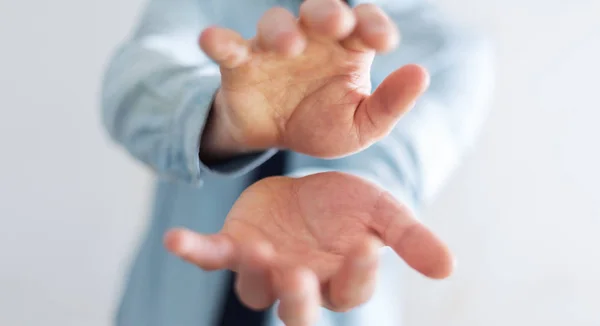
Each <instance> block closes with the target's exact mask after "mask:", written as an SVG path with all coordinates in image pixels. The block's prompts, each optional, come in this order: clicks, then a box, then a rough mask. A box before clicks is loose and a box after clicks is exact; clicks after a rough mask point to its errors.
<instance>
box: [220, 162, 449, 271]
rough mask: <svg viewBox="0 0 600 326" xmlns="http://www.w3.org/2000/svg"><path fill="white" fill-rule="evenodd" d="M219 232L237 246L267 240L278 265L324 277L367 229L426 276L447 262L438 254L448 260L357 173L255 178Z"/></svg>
mask: <svg viewBox="0 0 600 326" xmlns="http://www.w3.org/2000/svg"><path fill="white" fill-rule="evenodd" d="M222 232H223V233H224V234H227V235H229V236H230V237H231V238H233V239H234V240H235V241H236V242H237V243H238V244H239V245H240V246H242V247H243V246H245V245H246V244H248V245H251V244H252V243H257V242H269V243H270V244H271V245H272V246H273V247H274V248H275V250H276V254H277V261H278V265H280V266H306V267H308V268H310V269H312V270H313V271H315V273H316V275H317V277H318V278H319V280H320V281H321V282H322V283H325V282H327V281H328V280H329V279H330V278H331V277H332V276H333V275H335V274H336V273H337V272H338V269H339V268H340V266H341V265H342V262H343V261H344V258H345V257H347V256H348V254H349V253H350V251H351V250H352V249H354V248H356V247H357V246H358V245H360V244H361V242H365V241H367V239H368V238H370V237H373V235H376V236H378V237H380V238H381V239H382V240H383V242H384V243H386V244H388V245H390V246H391V247H392V248H394V249H395V250H396V251H397V252H398V253H399V254H401V255H402V256H403V258H404V259H405V260H406V261H407V262H408V263H409V264H411V265H412V266H413V267H415V268H417V269H418V270H420V271H421V272H423V273H425V274H430V276H435V273H436V268H437V267H439V266H438V264H440V263H442V264H445V263H446V262H445V261H440V259H442V260H443V259H446V258H447V252H446V251H445V249H443V248H442V245H441V243H439V241H438V240H436V239H435V238H434V237H433V235H432V234H430V233H429V232H428V231H427V230H426V229H424V228H423V227H422V225H420V224H418V223H416V221H410V218H409V213H408V212H407V211H406V210H405V209H404V208H403V207H402V206H401V205H400V204H398V203H397V202H395V201H394V200H393V199H392V197H391V196H389V195H388V194H386V193H384V192H382V191H381V190H380V189H379V188H377V187H376V186H375V185H373V184H371V183H369V182H366V181H364V180H362V179H360V178H358V177H355V176H352V175H348V174H343V173H337V172H327V173H320V174H316V175H311V176H308V177H304V178H299V179H292V178H285V177H276V178H269V179H265V180H263V181H261V182H258V183H256V184H254V185H253V186H252V187H250V188H248V189H247V190H246V191H245V192H244V193H243V194H242V196H241V197H240V198H239V199H238V201H237V202H236V203H235V205H234V206H233V208H232V210H231V211H230V213H229V215H228V217H227V220H226V222H225V225H224V228H223V230H222ZM409 237H413V239H412V240H407V238H409ZM409 243H410V244H411V245H410V246H407V245H408V244H409ZM423 245H424V246H425V249H426V250H425V251H424V250H423ZM421 255H425V256H426V257H420V256H421Z"/></svg>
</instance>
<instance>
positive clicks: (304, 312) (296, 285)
mask: <svg viewBox="0 0 600 326" xmlns="http://www.w3.org/2000/svg"><path fill="white" fill-rule="evenodd" d="M278 297H279V299H280V305H279V309H278V315H279V318H281V320H282V321H284V323H285V324H286V325H293V326H295V325H312V324H313V323H314V322H315V321H316V320H317V319H318V317H319V307H320V305H321V296H320V285H319V280H318V278H317V276H316V275H315V273H314V272H313V271H311V270H309V269H306V268H296V269H294V270H290V271H286V273H285V274H284V276H283V279H282V284H280V285H279V291H278Z"/></svg>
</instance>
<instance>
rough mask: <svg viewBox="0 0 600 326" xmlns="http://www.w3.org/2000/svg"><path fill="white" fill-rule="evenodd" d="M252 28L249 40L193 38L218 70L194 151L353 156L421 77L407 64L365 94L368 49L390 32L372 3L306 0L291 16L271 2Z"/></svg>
mask: <svg viewBox="0 0 600 326" xmlns="http://www.w3.org/2000/svg"><path fill="white" fill-rule="evenodd" d="M257 29H258V31H257V36H256V37H255V38H253V39H251V40H244V39H243V38H242V37H241V36H240V35H239V34H238V33H236V32H234V31H231V30H227V29H223V28H219V27H210V28H208V29H206V30H204V31H203V33H202V35H201V37H200V46H201V48H202V49H203V51H204V52H206V54H207V55H208V56H210V57H211V58H212V59H213V60H215V61H216V62H217V63H218V64H219V65H220V68H221V76H222V85H221V88H220V90H219V91H218V92H217V94H216V96H215V101H214V106H213V111H214V112H213V117H212V118H211V122H210V124H209V126H208V127H207V130H206V131H205V133H204V136H203V144H202V146H201V147H202V149H203V151H206V152H210V153H213V154H215V153H216V154H217V155H218V154H219V153H221V154H224V153H225V154H231V153H235V152H239V151H256V150H262V149H266V148H272V147H277V148H287V149H291V150H293V151H296V152H300V153H304V154H308V155H312V156H317V157H321V158H332V157H339V156H344V155H348V154H352V153H354V152H357V151H360V150H361V149H364V148H366V147H368V146H369V145H370V144H372V143H373V142H375V141H377V140H379V139H380V138H382V137H384V136H385V135H387V134H388V133H389V131H390V130H391V129H392V128H393V126H394V125H395V123H396V122H397V121H398V119H399V118H400V117H401V116H402V114H403V113H405V112H406V111H407V110H409V109H410V108H411V107H412V104H413V103H414V102H415V100H416V99H417V97H418V96H419V95H420V94H421V93H422V92H423V91H424V90H425V89H426V87H427V85H428V75H427V73H426V72H425V71H424V69H423V68H421V67H419V66H416V65H408V66H405V67H403V68H400V69H399V70H397V71H395V72H393V73H392V74H391V75H390V76H388V77H387V78H386V79H385V80H384V81H383V83H381V85H380V86H379V87H378V88H377V89H376V90H375V92H374V93H373V94H372V95H371V94H370V92H371V82H370V68H371V63H372V61H373V58H374V56H375V53H376V52H383V51H387V50H390V49H392V48H394V47H395V46H396V44H397V43H398V39H399V36H398V31H397V29H396V26H395V25H394V23H393V22H391V21H390V19H389V18H388V17H387V16H386V14H385V13H384V12H383V11H382V10H380V9H379V8H378V7H376V6H375V5H372V4H362V5H359V6H357V7H355V8H354V9H350V8H349V7H348V6H347V5H346V4H344V3H342V1H340V0H306V1H305V2H304V3H303V4H302V5H301V8H300V18H299V19H298V20H297V19H296V18H295V17H294V16H293V15H292V14H291V13H290V12H288V11H287V10H285V9H282V8H273V9H271V10H269V11H268V12H267V13H266V14H265V15H264V17H262V19H261V20H260V22H259V23H258V27H257Z"/></svg>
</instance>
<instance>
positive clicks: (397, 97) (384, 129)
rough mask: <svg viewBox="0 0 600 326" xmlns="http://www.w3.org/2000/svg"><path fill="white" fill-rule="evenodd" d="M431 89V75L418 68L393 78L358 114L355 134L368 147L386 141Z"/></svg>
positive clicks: (405, 69) (401, 71)
mask: <svg viewBox="0 0 600 326" xmlns="http://www.w3.org/2000/svg"><path fill="white" fill-rule="evenodd" d="M428 85H429V74H428V73H427V72H426V71H425V69H424V68H422V67H420V66H417V65H407V66H404V67H402V68H400V69H398V70H396V71H394V72H393V73H392V74H390V75H389V76H388V77H387V78H386V79H385V80H384V81H383V82H382V83H381V84H380V85H379V87H377V89H376V90H375V92H374V93H373V94H371V96H369V97H368V98H367V99H365V100H364V101H363V102H362V103H361V105H359V107H358V108H357V109H356V112H355V114H354V123H355V126H356V128H355V130H356V131H357V132H358V133H359V137H358V139H361V140H362V141H363V142H364V143H365V145H367V144H370V143H372V142H374V141H376V140H379V139H381V138H383V137H385V136H386V135H387V134H388V133H389V132H390V131H391V130H392V128H394V126H395V125H396V123H397V122H398V120H399V119H400V118H401V117H402V115H404V114H405V113H406V112H407V111H409V110H410V109H411V108H412V107H413V106H414V103H415V101H416V100H417V98H418V97H419V96H420V95H421V94H423V92H425V90H426V89H427V87H428Z"/></svg>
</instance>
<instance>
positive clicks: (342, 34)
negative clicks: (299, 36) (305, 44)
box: [300, 0, 356, 40]
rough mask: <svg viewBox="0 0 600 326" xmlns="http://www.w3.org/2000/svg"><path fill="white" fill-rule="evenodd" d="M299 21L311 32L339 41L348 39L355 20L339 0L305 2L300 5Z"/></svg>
mask: <svg viewBox="0 0 600 326" xmlns="http://www.w3.org/2000/svg"><path fill="white" fill-rule="evenodd" d="M300 21H301V22H302V24H304V25H305V26H306V27H307V28H308V29H309V30H310V31H311V32H315V33H318V34H319V35H323V36H327V37H331V38H334V39H336V40H341V39H343V38H346V37H348V36H349V35H350V34H351V33H352V30H354V26H355V25H356V18H355V16H354V13H353V12H352V10H351V9H350V7H348V5H346V4H345V3H343V2H342V1H340V0H306V1H304V2H303V3H302V5H300Z"/></svg>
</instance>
